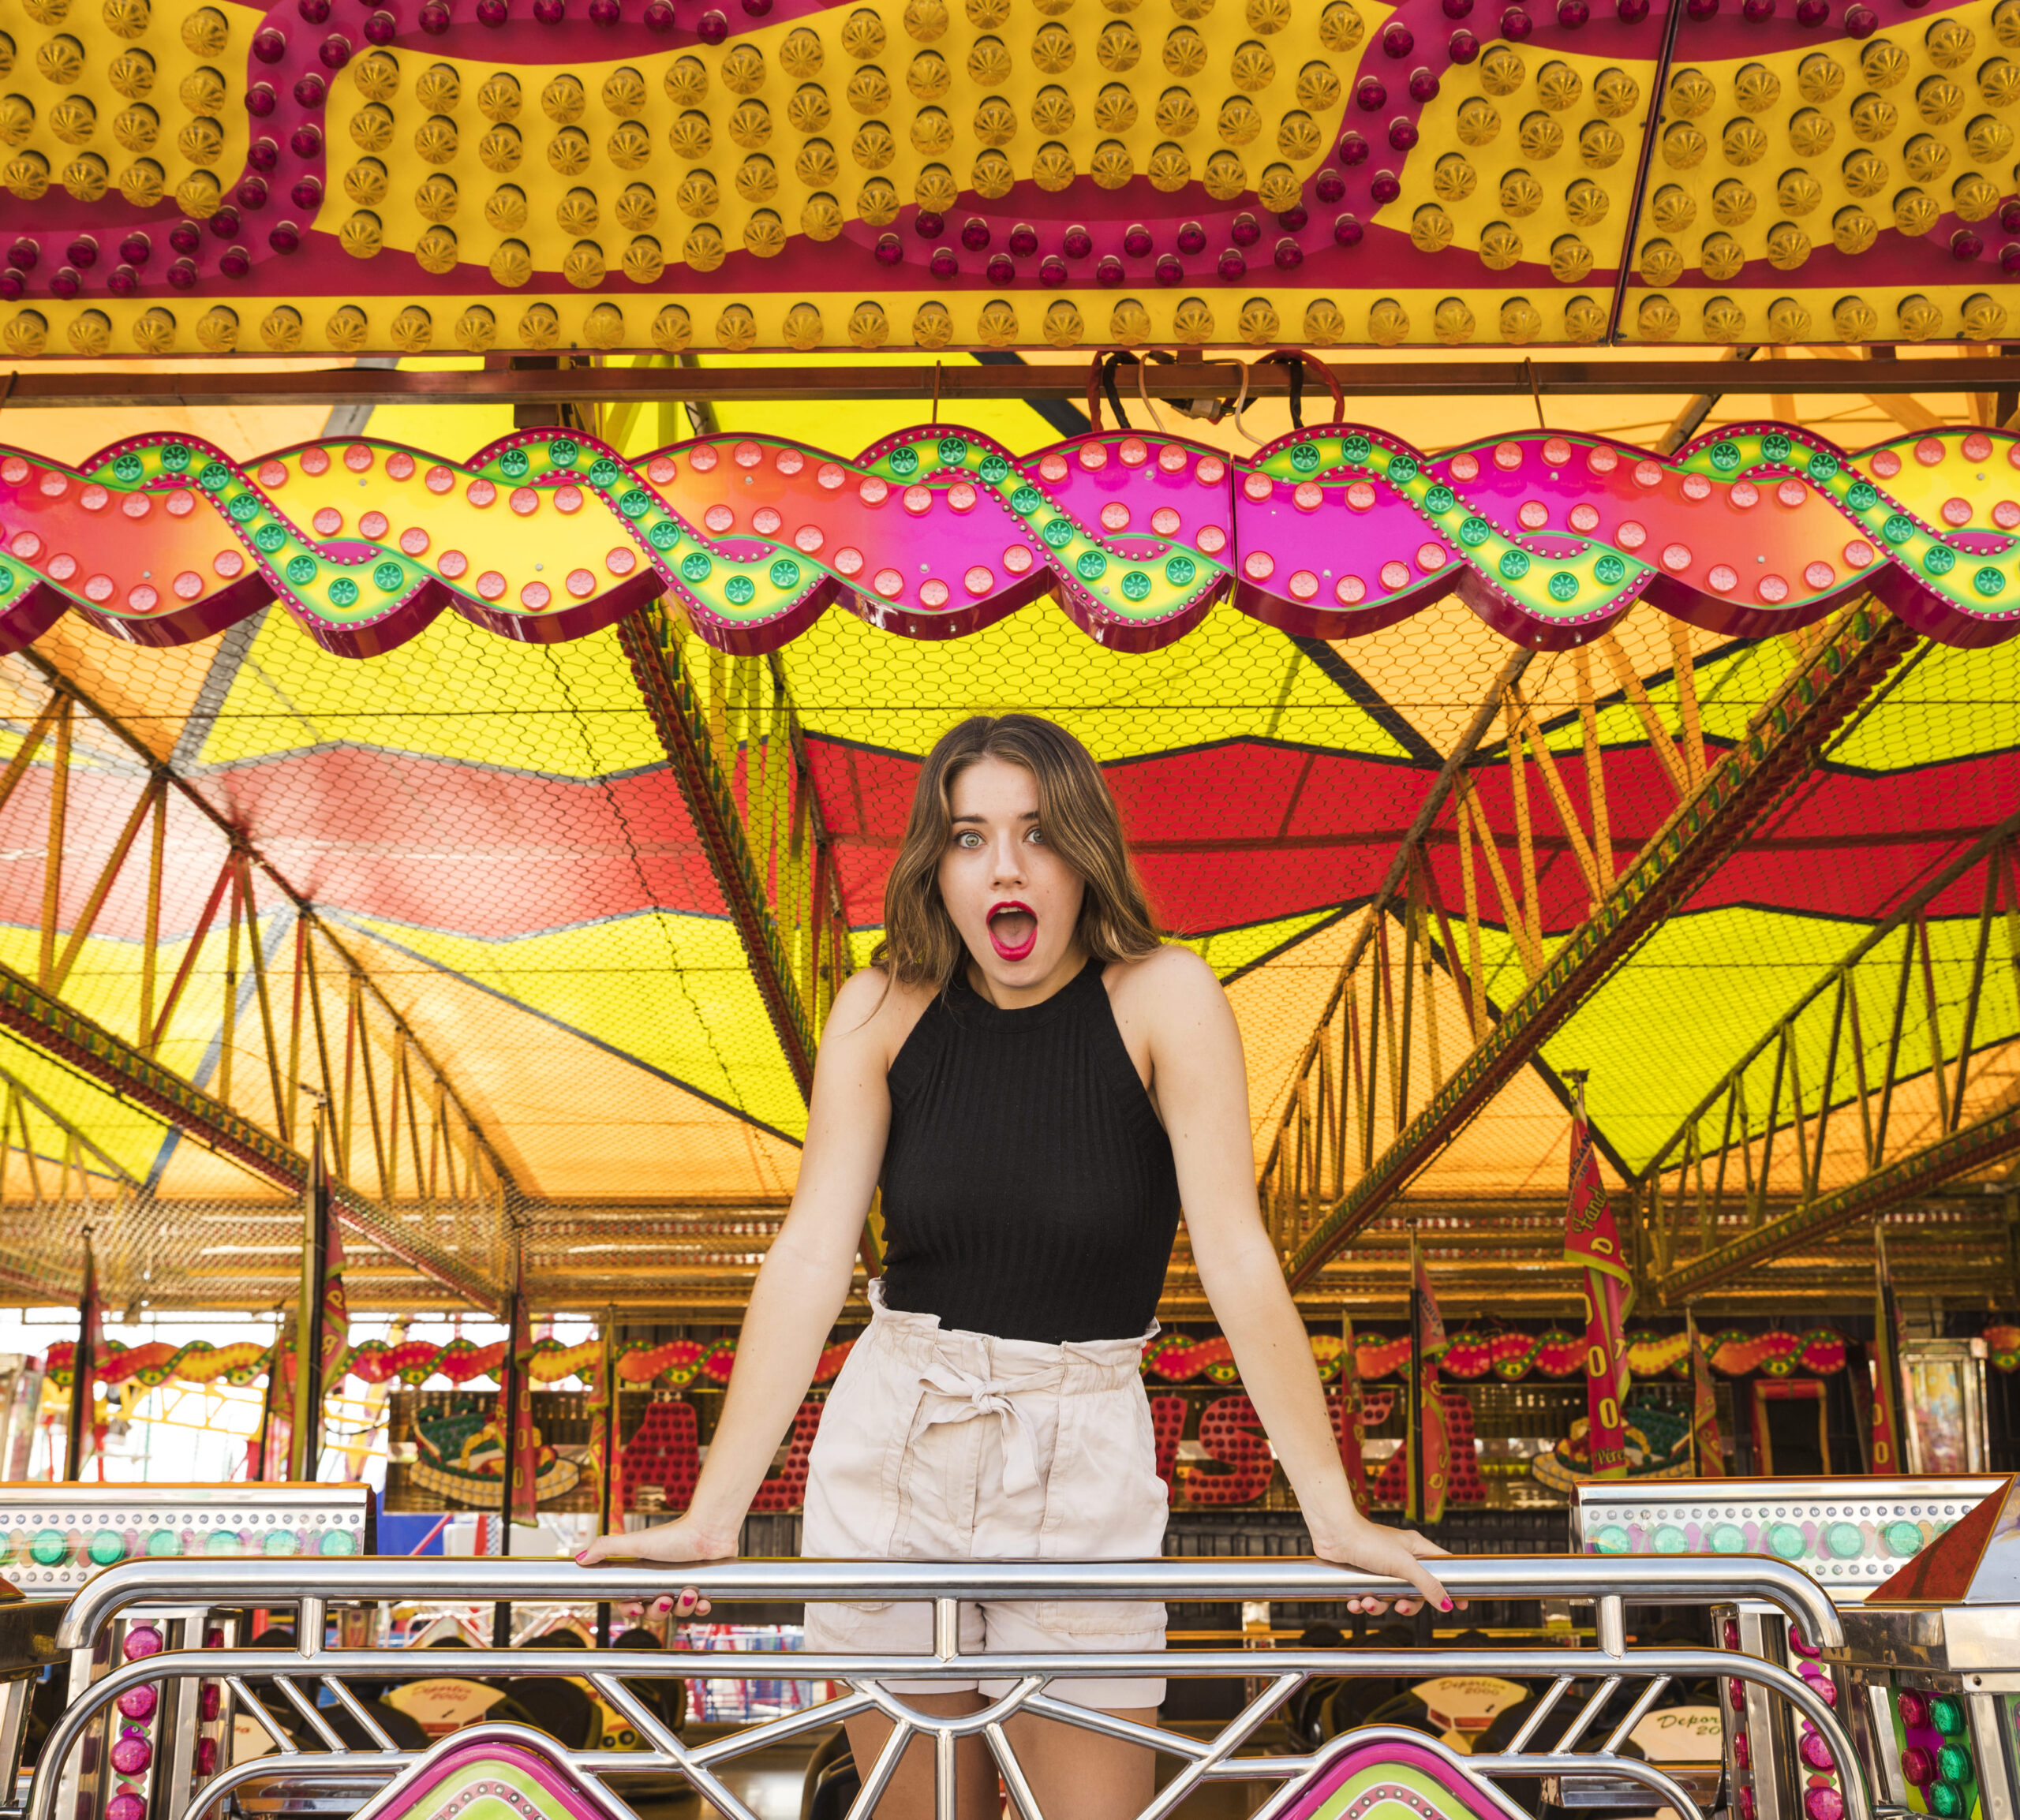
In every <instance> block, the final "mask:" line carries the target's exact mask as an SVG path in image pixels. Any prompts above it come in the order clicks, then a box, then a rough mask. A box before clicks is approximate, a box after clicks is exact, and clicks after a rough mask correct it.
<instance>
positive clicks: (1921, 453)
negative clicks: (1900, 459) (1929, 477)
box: [1915, 436, 1943, 468]
mask: <svg viewBox="0 0 2020 1820" xmlns="http://www.w3.org/2000/svg"><path fill="white" fill-rule="evenodd" d="M1915 459H1916V460H1917V461H1918V462H1921V465H1923V466H1924V467H1925V468H1932V467H1934V466H1935V465H1936V463H1937V462H1940V461H1941V460H1942V459H1943V444H1942V443H1941V441H1940V440H1939V439H1937V438H1936V437H1934V436H1925V437H1923V438H1922V439H1921V441H1920V442H1918V443H1916V444H1915Z"/></svg>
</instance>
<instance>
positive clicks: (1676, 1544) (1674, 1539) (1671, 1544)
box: [1655, 1523, 1690, 1555]
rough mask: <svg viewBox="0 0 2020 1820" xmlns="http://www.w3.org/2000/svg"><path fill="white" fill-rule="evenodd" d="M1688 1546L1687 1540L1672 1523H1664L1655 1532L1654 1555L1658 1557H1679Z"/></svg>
mask: <svg viewBox="0 0 2020 1820" xmlns="http://www.w3.org/2000/svg"><path fill="white" fill-rule="evenodd" d="M1689 1545H1690V1541H1689V1537H1687V1536H1686V1535H1685V1534H1684V1533H1683V1531H1682V1530H1680V1529H1678V1527H1677V1526H1676V1525H1675V1524H1674V1523H1664V1524H1663V1527H1661V1528H1660V1529H1659V1530H1656V1531H1655V1553H1657V1554H1659V1555H1680V1554H1681V1553H1683V1551H1684V1550H1685V1549H1686V1548H1688V1547H1689Z"/></svg>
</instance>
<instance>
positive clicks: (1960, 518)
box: [1943, 499, 1971, 525]
mask: <svg viewBox="0 0 2020 1820" xmlns="http://www.w3.org/2000/svg"><path fill="white" fill-rule="evenodd" d="M1970 521H1971V502H1970V500H1969V499H1945V500H1944V501H1943V523H1944V524H1946V525H1968V524H1970Z"/></svg>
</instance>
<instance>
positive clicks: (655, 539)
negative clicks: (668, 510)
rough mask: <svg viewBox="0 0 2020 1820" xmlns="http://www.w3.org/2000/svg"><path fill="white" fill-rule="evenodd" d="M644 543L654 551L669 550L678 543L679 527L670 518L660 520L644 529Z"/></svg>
mask: <svg viewBox="0 0 2020 1820" xmlns="http://www.w3.org/2000/svg"><path fill="white" fill-rule="evenodd" d="M645 541H646V542H647V543H648V544H651V545H652V547H653V548H654V549H655V550H671V548H672V547H674V545H675V544H678V543H679V541H680V527H679V525H676V524H675V523H674V521H672V520H671V518H661V519H660V520H659V521H657V522H656V523H655V524H653V525H649V526H648V527H647V528H646V531H645Z"/></svg>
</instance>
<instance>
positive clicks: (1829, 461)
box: [1803, 449, 1838, 486]
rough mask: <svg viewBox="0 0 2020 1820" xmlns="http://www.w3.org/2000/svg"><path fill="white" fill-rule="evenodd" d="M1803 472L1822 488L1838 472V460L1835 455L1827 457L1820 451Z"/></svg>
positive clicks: (1811, 458)
mask: <svg viewBox="0 0 2020 1820" xmlns="http://www.w3.org/2000/svg"><path fill="white" fill-rule="evenodd" d="M1803 472H1804V473H1805V474H1807V475H1808V476H1809V477H1810V479H1812V480H1814V481H1815V482H1816V484H1818V485H1819V486H1822V485H1823V484H1824V482H1825V481H1826V480H1831V479H1833V478H1835V476H1836V474H1837V472H1838V458H1837V457H1836V456H1835V455H1827V454H1824V451H1823V450H1821V449H1819V450H1816V453H1815V454H1812V456H1811V457H1810V458H1809V463H1808V465H1806V466H1805V468H1804V469H1803Z"/></svg>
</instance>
